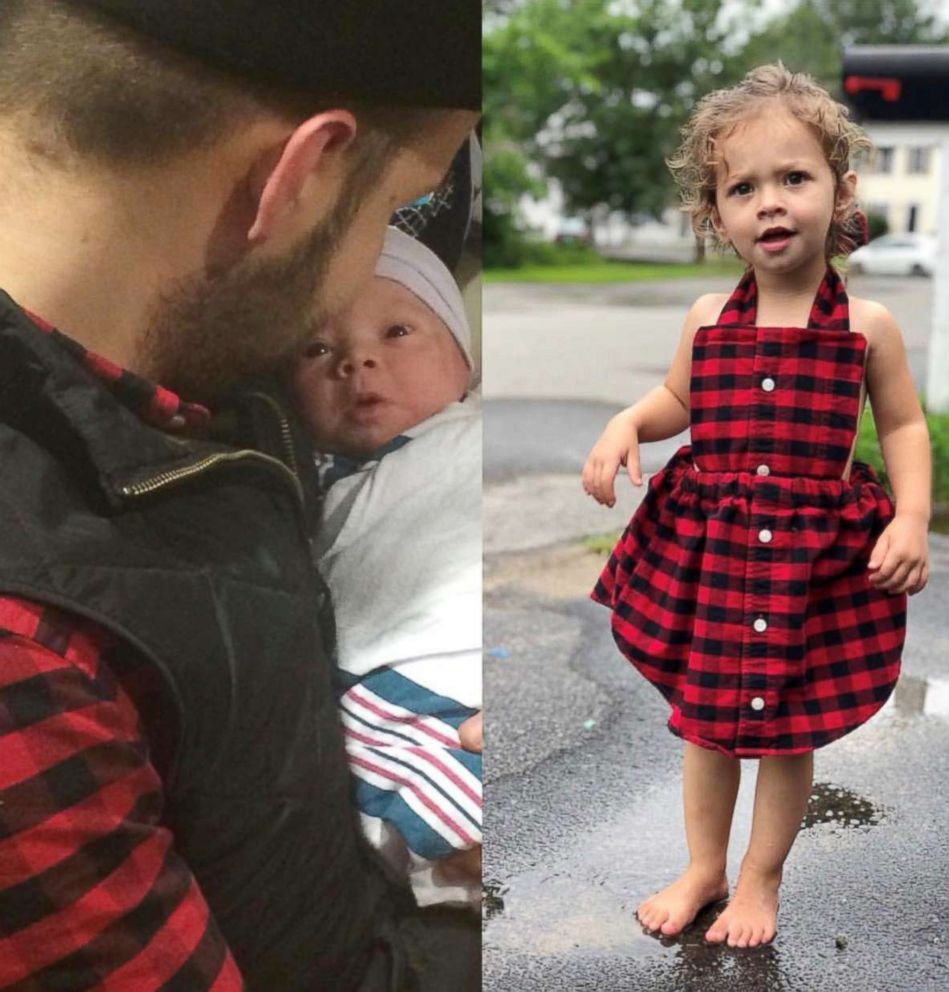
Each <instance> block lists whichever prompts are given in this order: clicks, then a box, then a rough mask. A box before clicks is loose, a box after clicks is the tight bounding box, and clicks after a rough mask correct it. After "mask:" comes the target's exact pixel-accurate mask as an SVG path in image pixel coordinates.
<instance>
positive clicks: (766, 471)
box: [755, 465, 771, 475]
mask: <svg viewBox="0 0 949 992" xmlns="http://www.w3.org/2000/svg"><path fill="white" fill-rule="evenodd" d="M755 471H756V472H757V473H758V475H770V474H771V469H770V468H768V466H767V465H759V466H758V467H757V468H756V469H755Z"/></svg>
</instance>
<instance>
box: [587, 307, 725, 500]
mask: <svg viewBox="0 0 949 992" xmlns="http://www.w3.org/2000/svg"><path fill="white" fill-rule="evenodd" d="M723 299H724V297H721V296H719V295H715V294H711V295H708V296H702V297H700V298H699V299H698V300H696V301H695V303H693V304H692V307H691V309H690V310H689V312H688V313H687V314H686V317H685V322H684V323H683V326H682V334H681V336H680V338H679V346H678V348H677V349H676V353H675V355H674V356H673V359H672V364H671V365H670V366H669V372H668V374H667V375H666V379H665V382H664V383H663V384H662V385H661V386H657V387H656V388H655V389H652V390H650V391H649V392H648V393H646V395H645V396H644V397H643V398H642V399H641V400H639V402H638V403H634V404H633V405H632V406H630V407H627V408H626V409H625V410H622V411H620V412H619V413H618V414H616V416H615V417H613V418H612V419H611V420H610V422H609V423H608V424H607V425H606V429H605V430H604V431H603V433H602V434H601V435H600V438H599V440H598V441H597V442H596V444H595V445H594V446H593V448H592V450H591V451H590V454H589V455H588V456H587V460H586V464H585V465H584V466H583V474H582V479H583V488H584V491H585V492H587V493H589V494H590V495H591V496H592V497H593V498H594V499H595V500H596V501H597V502H598V503H605V504H606V505H607V506H613V504H614V503H615V502H616V496H615V492H614V488H613V483H614V480H615V479H616V473H617V471H619V467H620V465H625V466H626V472H627V474H628V475H629V478H630V481H631V482H632V483H633V484H634V485H636V486H641V485H642V482H643V479H642V472H641V471H640V467H639V442H640V441H663V440H665V439H666V438H668V437H674V436H675V435H676V434H678V433H679V432H680V431H683V430H685V428H686V427H688V426H689V377H690V375H691V367H692V340H693V338H694V337H695V332H696V331H697V330H698V329H699V327H701V326H702V325H703V324H706V323H709V322H710V321H714V319H715V317H716V315H717V314H718V312H719V310H720V309H721V307H722V301H723Z"/></svg>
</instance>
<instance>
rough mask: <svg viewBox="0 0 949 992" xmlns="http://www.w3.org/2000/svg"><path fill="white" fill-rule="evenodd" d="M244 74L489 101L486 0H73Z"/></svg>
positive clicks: (375, 96) (416, 102)
mask: <svg viewBox="0 0 949 992" xmlns="http://www.w3.org/2000/svg"><path fill="white" fill-rule="evenodd" d="M69 2H70V3H72V4H74V5H75V6H78V7H85V8H89V9H93V10H97V11H99V12H101V13H102V14H104V15H107V16H108V17H111V18H114V19H116V20H118V21H122V22H123V23H124V24H126V25H128V26H129V27H130V28H133V29H134V30H136V31H139V32H141V33H142V34H145V35H148V36H149V37H150V38H153V39H154V40H156V41H159V42H162V43H164V44H166V45H168V46H169V47H171V48H174V49H177V50H178V51H181V52H186V53H188V54H190V55H192V56H195V57H196V58H198V59H200V60H201V61H203V62H206V63H208V64H210V65H216V66H219V67H220V68H222V69H227V70H230V71H232V72H234V73H237V74H238V75H242V76H246V77H249V78H253V79H257V80H260V81H262V82H269V83H273V84H276V85H282V86H287V87H290V88H293V89H297V90H302V91H312V92H313V93H318V94H320V95H321V96H322V95H333V96H340V97H350V98H352V99H358V100H366V101H370V102H373V103H392V104H401V105H409V106H419V107H456V108H461V109H468V110H480V108H481V3H480V2H479V0H197V2H196V0H69Z"/></svg>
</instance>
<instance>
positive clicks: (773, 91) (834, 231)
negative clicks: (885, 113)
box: [667, 62, 873, 256]
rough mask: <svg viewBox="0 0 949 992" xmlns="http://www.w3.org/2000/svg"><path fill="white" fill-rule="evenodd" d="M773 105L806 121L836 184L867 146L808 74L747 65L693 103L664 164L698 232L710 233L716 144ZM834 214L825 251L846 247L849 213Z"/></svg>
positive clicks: (850, 235)
mask: <svg viewBox="0 0 949 992" xmlns="http://www.w3.org/2000/svg"><path fill="white" fill-rule="evenodd" d="M775 104H778V106H780V107H783V108H784V109H785V110H786V111H787V112H788V113H790V114H791V116H792V117H794V118H795V119H797V120H799V121H801V123H802V124H806V125H807V126H808V127H810V128H811V130H812V131H813V133H814V136H815V137H816V138H817V140H818V141H819V142H820V145H821V148H822V149H823V151H824V157H825V158H826V160H827V164H828V165H829V166H830V170H831V172H832V173H833V175H834V182H835V185H839V183H840V182H841V180H842V178H843V176H844V174H845V173H846V172H847V171H848V170H849V169H850V168H851V167H852V165H853V162H854V159H855V158H856V157H857V156H859V155H860V154H866V153H868V152H869V151H870V150H871V149H872V147H873V146H872V144H871V142H870V139H869V138H868V137H867V136H866V134H865V133H864V132H863V130H862V129H861V128H860V126H859V125H857V124H855V123H854V122H853V121H851V120H850V118H849V115H848V111H847V108H846V107H845V106H844V105H843V104H841V103H838V102H837V101H836V100H834V98H833V97H832V96H831V95H830V94H829V93H828V92H827V90H825V89H824V88H823V87H822V86H820V85H819V84H818V83H816V82H815V81H814V80H813V79H812V78H811V77H810V76H808V75H805V74H804V73H800V72H790V71H788V70H787V69H786V68H785V67H784V65H783V64H782V63H781V62H777V63H775V64H773V65H763V66H759V67H758V68H756V69H752V70H751V72H749V73H748V74H747V75H746V76H745V78H744V79H743V80H742V81H741V82H740V83H739V84H738V85H737V86H731V87H729V88H727V89H720V90H715V91H714V92H713V93H709V94H708V95H707V96H705V97H703V98H702V99H701V100H700V101H699V103H698V104H697V106H696V108H695V110H694V112H693V113H692V116H691V118H690V119H689V122H688V124H686V126H685V127H684V128H683V129H682V135H683V141H682V144H681V145H680V146H679V148H678V150H677V151H676V154H675V155H674V156H673V157H672V158H670V159H669V160H668V162H667V165H668V166H669V168H670V169H671V170H672V173H673V175H674V176H675V179H676V182H677V183H678V185H679V190H680V193H681V195H682V206H683V210H685V211H686V212H687V213H688V214H689V216H690V218H691V220H692V228H693V230H694V231H695V233H696V234H697V235H699V237H705V236H707V235H715V231H714V228H713V227H712V223H711V218H712V211H713V209H714V208H715V193H716V188H717V185H718V178H717V176H718V167H719V164H720V163H721V162H722V155H721V143H722V140H723V139H724V138H725V137H727V136H728V134H730V133H731V131H732V130H733V129H734V127H735V125H736V124H739V123H740V122H742V121H745V120H748V119H749V118H752V117H755V116H756V115H758V114H760V113H762V112H764V111H767V110H768V109H769V108H772V107H773V106H774V105H775ZM855 210H856V206H855V205H853V206H851V208H850V210H849V211H848V213H847V215H846V216H844V217H838V216H836V215H835V217H834V219H833V221H832V222H831V225H830V231H829V232H828V237H827V254H828V256H831V255H837V254H842V253H845V252H848V251H852V250H853V248H854V247H855V244H854V220H853V216H852V215H853V213H854V212H855Z"/></svg>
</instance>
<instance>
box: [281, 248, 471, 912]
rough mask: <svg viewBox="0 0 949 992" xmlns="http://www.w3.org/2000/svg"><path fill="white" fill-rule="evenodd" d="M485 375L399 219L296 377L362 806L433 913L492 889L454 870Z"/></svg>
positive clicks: (456, 308)
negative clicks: (316, 481)
mask: <svg viewBox="0 0 949 992" xmlns="http://www.w3.org/2000/svg"><path fill="white" fill-rule="evenodd" d="M474 383H475V376H474V372H473V363H472V359H471V351H470V331H469V328H468V324H467V320H466V318H465V313H464V308H463V305H462V300H461V295H460V293H459V291H458V287H457V285H456V284H455V281H454V279H453V278H452V276H451V273H450V272H449V271H448V269H447V268H445V266H444V265H443V264H442V263H441V261H440V260H439V259H438V257H437V256H436V255H435V254H433V253H432V252H431V251H430V250H429V249H428V248H426V247H425V246H424V245H422V244H420V243H419V242H417V241H415V240H414V239H413V238H411V237H409V236H408V235H405V234H403V233H402V232H400V231H397V230H395V229H394V228H390V229H389V231H388V232H387V234H386V239H385V244H384V246H383V250H382V255H381V257H380V259H379V262H378V265H377V267H376V271H375V276H374V277H373V279H372V281H371V283H370V284H369V286H368V287H367V289H366V290H365V291H364V292H363V293H362V294H361V296H360V297H359V298H358V299H357V300H356V302H355V303H354V304H353V305H352V306H351V307H350V308H349V310H347V311H345V312H344V313H342V314H340V315H339V316H337V317H335V318H334V319H333V320H332V321H330V322H329V323H328V324H327V325H326V326H325V327H324V328H323V329H322V331H321V333H320V337H319V338H318V339H317V340H315V341H313V342H312V344H311V345H310V346H309V347H308V349H307V351H306V353H305V355H304V358H303V360H302V362H301V363H300V365H299V366H298V368H297V370H296V372H295V376H294V380H293V388H294V393H295V397H296V401H297V405H298V407H299V409H300V411H301V414H302V416H303V418H304V420H305V422H306V424H307V426H308V427H309V430H310V431H311V434H312V438H313V441H314V444H315V447H316V449H317V454H316V459H317V468H318V472H319V475H320V478H321V485H322V489H323V499H324V503H323V512H322V525H321V528H320V531H319V534H318V535H317V538H316V543H315V553H316V556H317V563H318V566H319V569H320V571H321V573H322V575H323V577H324V579H325V580H326V583H327V585H328V586H329V589H330V592H331V595H332V598H333V604H334V609H335V614H336V626H337V646H338V656H339V669H340V679H341V692H342V695H341V698H340V706H341V713H342V720H343V725H344V728H345V733H346V745H347V749H348V752H349V758H350V763H351V767H352V770H353V773H354V775H355V779H356V783H357V802H358V806H359V809H360V812H361V815H362V819H363V824H364V827H365V830H366V834H367V836H368V837H369V839H370V840H371V841H372V843H373V844H375V845H376V846H377V847H379V848H380V849H381V850H382V851H383V853H384V854H385V855H386V856H387V857H388V859H389V860H390V862H392V863H394V864H395V865H396V866H397V867H398V868H399V869H400V870H401V871H404V872H407V873H408V875H409V878H410V881H411V883H412V887H413V890H414V892H415V896H416V899H417V901H418V903H419V904H420V905H423V906H424V905H432V904H435V903H457V902H464V903H469V904H472V905H474V904H476V903H477V902H478V899H479V897H480V891H479V887H478V886H476V885H475V883H474V880H473V878H469V879H467V880H466V881H464V882H462V881H461V880H460V876H459V873H457V872H452V871H450V870H449V871H446V870H445V866H446V865H448V864H452V865H454V864H457V863H458V862H459V861H466V860H469V859H470V858H474V857H475V850H476V849H477V848H479V847H480V844H481V756H480V755H476V754H472V753H469V752H468V751H465V750H463V749H462V747H461V744H460V741H459V736H458V727H459V726H460V725H461V724H462V723H463V722H464V721H465V720H466V719H468V718H469V717H471V716H472V715H474V714H475V713H476V712H477V711H478V710H479V709H480V707H481V418H480V410H479V407H478V404H477V402H476V398H475V397H474V396H472V395H471V392H470V390H471V389H472V387H473V385H474ZM465 851H468V852H471V854H470V855H469V856H468V858H466V856H464V855H460V854H459V852H465ZM452 855H455V857H454V858H452V859H451V861H450V862H448V861H446V860H445V859H447V858H449V856H452Z"/></svg>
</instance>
